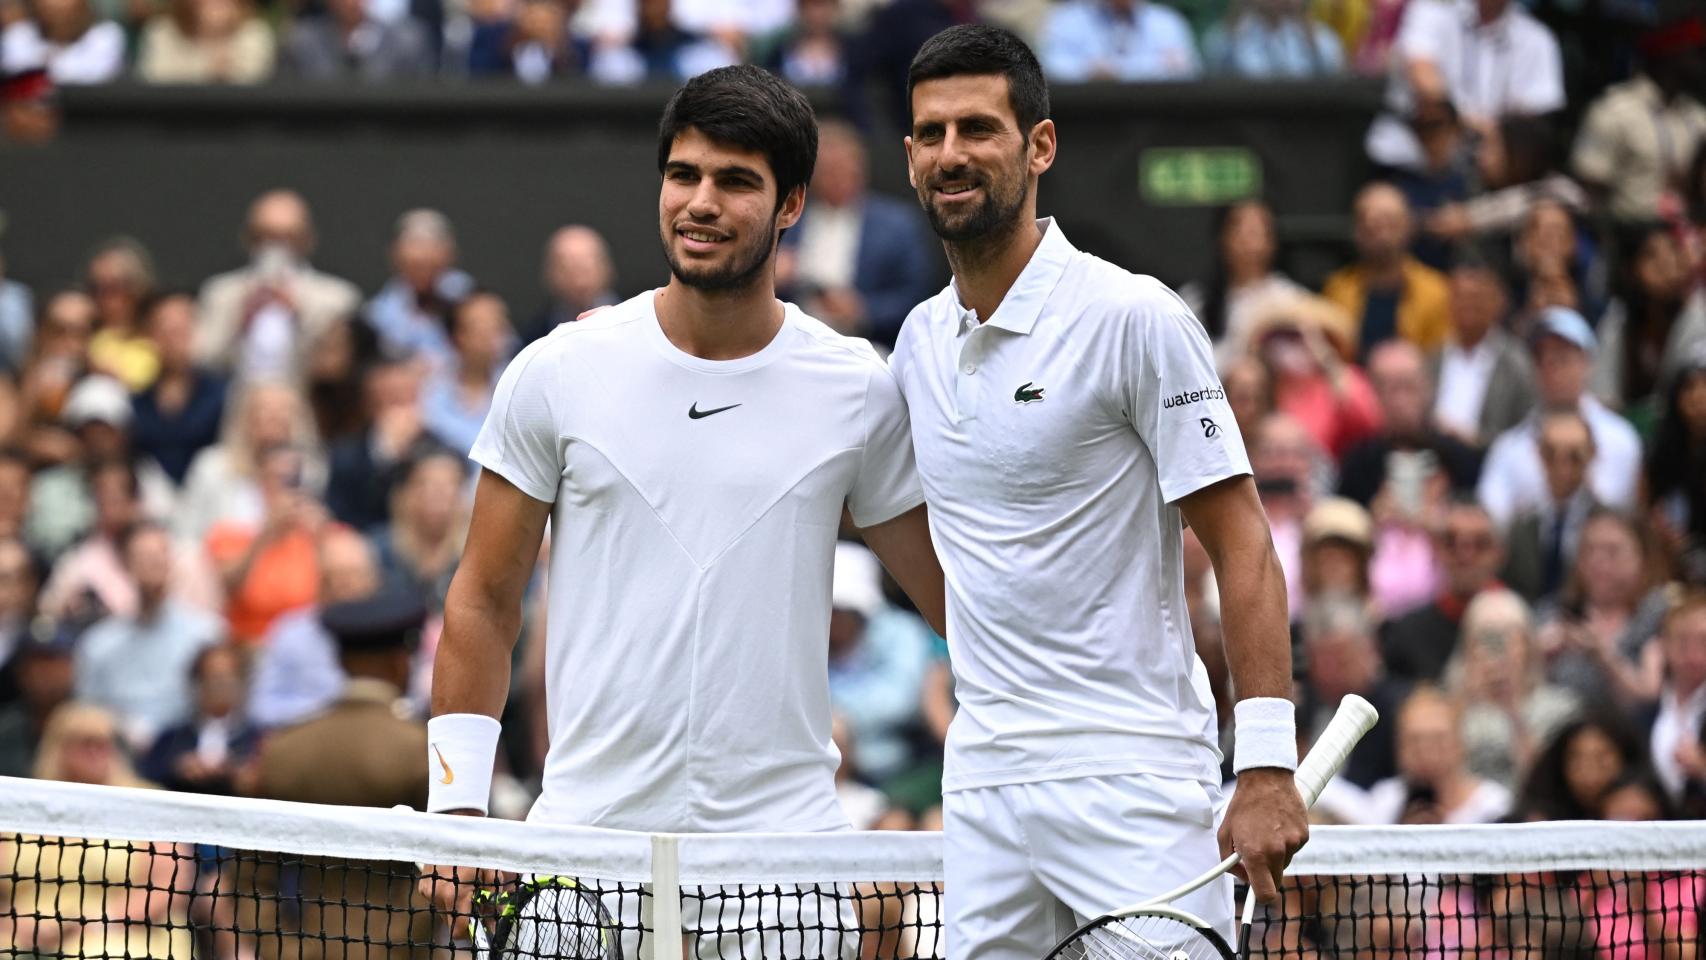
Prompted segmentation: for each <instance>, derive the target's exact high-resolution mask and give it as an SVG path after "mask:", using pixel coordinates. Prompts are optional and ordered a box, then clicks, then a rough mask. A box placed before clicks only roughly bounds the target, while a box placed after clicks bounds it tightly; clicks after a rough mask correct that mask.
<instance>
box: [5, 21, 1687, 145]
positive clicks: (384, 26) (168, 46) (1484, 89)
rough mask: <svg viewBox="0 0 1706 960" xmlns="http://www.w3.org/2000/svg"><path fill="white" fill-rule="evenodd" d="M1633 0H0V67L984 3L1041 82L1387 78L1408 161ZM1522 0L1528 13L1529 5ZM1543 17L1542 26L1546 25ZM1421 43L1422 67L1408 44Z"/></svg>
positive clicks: (1537, 78) (501, 63)
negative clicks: (1440, 112)
mask: <svg viewBox="0 0 1706 960" xmlns="http://www.w3.org/2000/svg"><path fill="white" fill-rule="evenodd" d="M1653 2H1654V0H1648V2H1645V3H1633V2H1632V3H1624V4H1597V5H1586V6H1587V10H1588V11H1589V12H1584V11H1583V10H1582V7H1583V6H1584V5H1582V4H1567V3H1557V2H1553V0H1535V2H1528V3H1525V2H1520V0H1474V2H1469V0H1464V2H1463V4H1462V6H1463V7H1464V8H1474V9H1473V10H1468V9H1459V5H1458V4H1457V3H1445V2H1439V0H1427V2H1421V3H1417V2H1413V0H263V2H255V0H4V2H3V3H0V73H16V72H19V71H23V70H26V69H31V68H45V69H46V70H47V71H48V73H49V74H50V75H51V77H52V80H53V81H54V82H55V83H59V84H64V85H80V84H99V83H108V82H111V81H114V80H118V79H120V78H124V77H134V78H136V79H138V80H141V81H143V82H146V83H255V82H259V81H263V80H266V79H268V78H271V77H274V76H282V77H293V78H302V79H308V80H315V81H325V80H334V79H345V80H348V81H352V82H359V81H372V80H379V81H384V80H402V79H409V78H421V77H427V76H433V75H443V76H472V77H509V78H513V79H515V80H518V81H520V82H522V83H527V84H537V83H543V82H547V81H551V80H555V79H562V78H582V79H586V80H589V81H591V82H594V83H599V84H632V83H638V82H642V81H647V80H651V81H665V82H667V81H679V80H681V79H684V78H685V77H688V76H691V75H692V74H694V73H697V72H700V71H703V70H706V69H709V68H711V67H715V66H719V65H722V64H727V63H734V62H740V61H747V62H753V63H758V64H760V65H763V66H766V67H769V68H771V69H773V70H776V71H777V72H778V73H780V74H781V75H782V76H784V77H786V78H787V79H789V80H791V81H793V82H795V83H799V84H802V85H816V86H838V85H842V84H847V83H853V84H858V83H861V82H863V81H866V80H871V79H877V80H880V81H881V80H885V77H886V78H887V79H886V81H885V82H892V79H893V76H894V75H895V74H896V72H897V71H899V72H904V67H905V63H906V61H907V59H909V58H910V56H911V53H912V51H914V50H916V49H917V47H918V45H919V43H921V42H922V41H923V40H924V39H925V38H926V37H928V36H929V35H930V34H932V33H934V32H935V31H937V30H939V29H941V28H943V27H946V26H949V25H951V24H954V23H957V22H966V21H970V20H974V19H985V20H990V21H994V22H998V23H1001V24H1002V25H1004V26H1007V27H1010V28H1011V29H1013V30H1015V31H1016V32H1018V33H1019V34H1020V35H1022V36H1024V37H1025V38H1026V39H1027V40H1028V41H1030V42H1031V43H1032V44H1033V45H1034V46H1035V47H1036V49H1037V51H1038V53H1039V56H1040V57H1041V59H1042V62H1043V66H1044V68H1045V70H1046V71H1047V73H1048V74H1049V76H1050V78H1051V79H1053V80H1055V81H1056V82H1061V83H1072V82H1080V81H1089V80H1118V81H1132V82H1135V81H1153V80H1185V79H1191V78H1194V77H1198V76H1208V75H1224V76H1239V77H1259V78H1270V77H1329V76H1338V75H1362V76H1375V77H1378V76H1386V75H1388V74H1391V75H1392V76H1393V78H1394V81H1395V83H1394V89H1393V97H1392V105H1393V107H1394V110H1395V114H1394V116H1392V117H1389V118H1388V121H1387V122H1385V123H1383V125H1382V126H1381V127H1380V128H1379V129H1378V130H1377V131H1376V132H1375V133H1374V134H1373V135H1371V150H1372V151H1373V152H1374V153H1375V155H1376V156H1377V157H1380V158H1381V159H1382V160H1384V161H1387V162H1391V161H1392V160H1395V159H1397V158H1400V157H1405V158H1409V159H1411V160H1415V161H1419V160H1420V158H1421V152H1422V151H1421V146H1420V144H1419V142H1418V141H1419V139H1420V138H1419V137H1418V136H1417V135H1416V134H1415V133H1414V131H1411V130H1410V129H1408V128H1406V127H1405V126H1404V124H1403V122H1402V113H1403V110H1404V109H1406V108H1407V107H1408V106H1409V105H1411V104H1413V103H1415V102H1417V101H1418V100H1422V99H1426V98H1428V97H1430V96H1432V95H1434V94H1436V93H1439V92H1442V91H1449V92H1450V93H1451V95H1452V100H1453V101H1454V102H1455V104H1456V106H1457V109H1458V110H1459V111H1461V112H1462V113H1463V115H1464V116H1465V117H1466V118H1468V119H1470V120H1471V121H1472V122H1476V123H1481V122H1487V121H1491V120H1493V119H1495V118H1496V117H1497V115H1498V114H1499V113H1500V112H1502V111H1503V110H1505V109H1506V108H1509V107H1513V106H1515V107H1520V108H1522V109H1524V110H1529V111H1547V110H1552V109H1557V108H1559V107H1561V106H1563V105H1564V102H1565V93H1566V89H1567V87H1566V82H1565V75H1564V74H1565V72H1569V73H1571V74H1572V76H1571V78H1570V79H1571V83H1570V84H1569V86H1568V89H1569V90H1570V92H1571V93H1572V94H1575V93H1576V92H1577V91H1579V90H1581V89H1584V88H1594V87H1599V86H1604V82H1603V81H1604V79H1605V78H1606V77H1607V76H1608V75H1614V74H1608V70H1615V69H1616V67H1617V65H1618V64H1620V63H1621V64H1622V65H1625V66H1626V64H1627V62H1628V59H1629V57H1630V55H1631V51H1632V37H1633V36H1634V33H1635V31H1636V30H1637V29H1638V25H1639V24H1640V22H1641V21H1642V18H1643V17H1648V16H1650V15H1651V14H1652V7H1653ZM1530 8H1532V11H1533V12H1532V14H1531V12H1530ZM1555 34H1556V35H1555ZM1419 57H1427V58H1431V59H1432V60H1433V66H1432V68H1431V69H1421V68H1418V67H1417V66H1416V62H1415V61H1416V59H1417V58H1419Z"/></svg>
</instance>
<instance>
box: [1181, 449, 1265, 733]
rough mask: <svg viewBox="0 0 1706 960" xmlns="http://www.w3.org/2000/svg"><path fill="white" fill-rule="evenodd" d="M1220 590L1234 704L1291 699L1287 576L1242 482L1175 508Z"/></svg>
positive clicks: (1251, 491) (1251, 492) (1250, 489)
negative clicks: (1199, 545)
mask: <svg viewBox="0 0 1706 960" xmlns="http://www.w3.org/2000/svg"><path fill="white" fill-rule="evenodd" d="M1179 506H1180V509H1181V510H1182V511H1183V513H1184V516H1185V519H1186V521H1187V522H1188V523H1189V524H1190V526H1191V529H1192V530H1194V531H1195V532H1196V535H1197V539H1198V540H1200V541H1201V542H1202V545H1203V550H1204V551H1205V552H1207V553H1208V557H1209V561H1210V562H1211V563H1212V564H1213V565H1214V576H1215V580H1216V582H1218V583H1219V585H1220V596H1221V598H1222V599H1221V604H1220V611H1221V632H1222V634H1224V636H1225V643H1226V663H1227V668H1228V672H1229V673H1230V674H1231V675H1232V689H1233V697H1234V698H1235V699H1238V700H1247V699H1249V698H1251V697H1283V698H1286V699H1289V698H1290V697H1291V631H1290V620H1291V618H1290V614H1289V612H1288V611H1287V609H1286V598H1285V571H1284V570H1282V569H1281V568H1280V563H1279V555H1278V554H1276V553H1274V541H1273V536H1272V535H1271V534H1270V533H1269V531H1268V518H1267V514H1266V513H1264V512H1263V510H1262V505H1261V501H1260V500H1259V499H1258V498H1257V496H1256V487H1255V484H1254V483H1253V482H1252V481H1251V479H1250V478H1249V477H1248V476H1245V477H1238V478H1233V479H1230V480H1226V481H1222V482H1221V483H1218V484H1215V485H1214V486H1211V487H1207V488H1204V489H1202V490H1199V491H1197V492H1196V493H1193V494H1191V495H1190V496H1188V497H1186V498H1185V499H1184V500H1182V501H1181V502H1180V505H1179Z"/></svg>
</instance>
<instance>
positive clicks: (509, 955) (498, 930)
mask: <svg viewBox="0 0 1706 960" xmlns="http://www.w3.org/2000/svg"><path fill="white" fill-rule="evenodd" d="M473 933H474V936H473V941H474V942H473V947H474V956H475V958H476V960H532V958H539V960H622V945H621V939H620V937H619V931H618V929H617V926H616V924H615V922H614V921H612V919H611V917H610V913H609V911H607V910H605V908H604V903H603V902H602V901H601V900H600V899H599V897H598V895H597V894H595V893H593V892H591V891H588V890H586V889H583V888H582V887H581V886H580V885H579V884H578V883H576V882H575V881H574V880H572V879H570V878H568V877H541V878H537V879H535V880H532V881H529V882H527V883H525V884H523V885H522V887H521V889H520V890H518V891H516V892H515V893H513V894H511V895H510V896H509V897H508V898H507V899H506V901H505V903H504V907H503V909H502V911H501V913H500V914H499V916H498V918H497V923H496V926H495V928H494V929H493V930H492V933H491V935H490V936H489V937H488V936H487V935H486V932H485V929H484V928H483V927H482V926H481V925H480V924H478V923H476V924H475V925H474V930H473Z"/></svg>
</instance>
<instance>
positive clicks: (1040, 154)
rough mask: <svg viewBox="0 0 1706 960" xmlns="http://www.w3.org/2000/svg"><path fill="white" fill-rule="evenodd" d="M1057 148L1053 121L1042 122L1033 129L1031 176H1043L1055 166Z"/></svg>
mask: <svg viewBox="0 0 1706 960" xmlns="http://www.w3.org/2000/svg"><path fill="white" fill-rule="evenodd" d="M1056 146H1058V143H1057V141H1056V140H1055V130H1054V121H1053V120H1041V121H1039V122H1038V123H1037V125H1036V126H1034V127H1032V128H1031V176H1033V177H1035V176H1041V175H1042V173H1043V172H1044V171H1045V170H1047V169H1048V168H1049V167H1052V166H1054V151H1055V148H1056Z"/></svg>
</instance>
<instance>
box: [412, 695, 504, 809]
mask: <svg viewBox="0 0 1706 960" xmlns="http://www.w3.org/2000/svg"><path fill="white" fill-rule="evenodd" d="M502 730H503V725H502V724H500V723H498V722H497V721H496V720H493V719H492V718H491V717H488V716H485V715H483V714H478V713H447V714H445V715H444V716H442V717H433V718H432V719H431V720H428V721H427V756H426V760H427V768H428V769H430V770H431V771H432V776H431V778H430V782H429V785H428V787H427V812H428V813H443V812H444V811H446V810H478V811H480V812H481V813H482V814H483V813H485V812H486V804H487V802H488V801H489V800H490V799H491V795H492V763H493V762H494V761H495V760H496V759H497V755H498V734H499V733H500V732H502Z"/></svg>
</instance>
